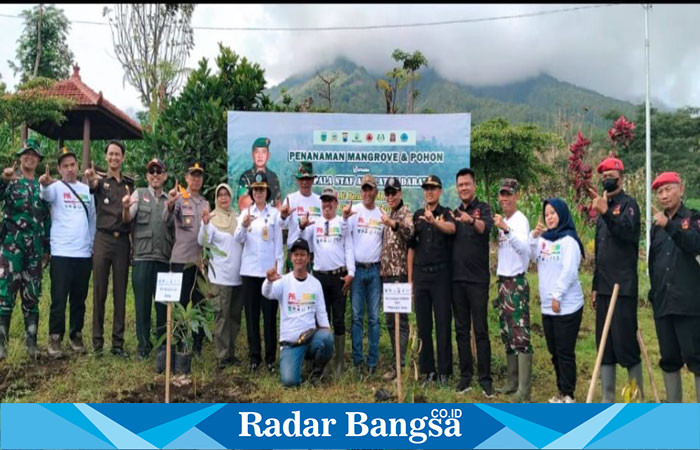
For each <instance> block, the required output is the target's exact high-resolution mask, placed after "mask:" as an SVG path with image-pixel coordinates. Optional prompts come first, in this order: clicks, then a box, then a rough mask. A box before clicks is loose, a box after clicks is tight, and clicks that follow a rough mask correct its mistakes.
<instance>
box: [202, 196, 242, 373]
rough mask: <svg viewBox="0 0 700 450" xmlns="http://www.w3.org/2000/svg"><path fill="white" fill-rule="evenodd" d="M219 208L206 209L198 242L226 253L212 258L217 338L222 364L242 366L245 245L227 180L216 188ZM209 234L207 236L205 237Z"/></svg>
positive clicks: (215, 338) (210, 279)
mask: <svg viewBox="0 0 700 450" xmlns="http://www.w3.org/2000/svg"><path fill="white" fill-rule="evenodd" d="M215 196H216V203H215V204H216V208H215V209H214V212H212V213H209V211H207V210H204V211H203V212H202V226H200V227H199V233H198V235H197V242H198V243H199V245H203V243H204V242H205V240H206V242H207V243H208V244H213V245H214V246H215V247H216V248H218V249H219V250H221V251H222V252H224V253H225V255H221V254H218V253H212V258H211V260H210V261H209V270H208V276H209V282H210V283H211V292H212V294H214V297H213V298H212V306H213V307H214V321H215V325H214V341H215V343H216V359H217V360H218V367H219V368H221V369H223V368H224V367H226V366H227V365H238V364H240V361H239V360H238V358H236V337H237V336H238V330H239V329H240V328H241V312H242V311H243V300H242V298H241V254H242V252H243V245H241V244H240V243H239V242H236V240H235V239H234V237H233V234H234V232H235V231H236V225H237V224H238V221H237V220H236V214H235V213H234V211H233V210H232V209H231V198H232V197H233V195H232V191H231V188H230V187H229V186H228V184H226V183H221V184H220V185H218V186H217V187H216V194H215ZM205 235H206V236H205Z"/></svg>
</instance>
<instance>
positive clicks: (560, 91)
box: [267, 58, 636, 128]
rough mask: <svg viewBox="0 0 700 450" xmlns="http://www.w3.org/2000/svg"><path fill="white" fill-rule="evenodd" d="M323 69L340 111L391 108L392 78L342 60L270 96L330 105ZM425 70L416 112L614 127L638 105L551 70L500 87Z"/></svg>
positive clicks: (476, 120)
mask: <svg viewBox="0 0 700 450" xmlns="http://www.w3.org/2000/svg"><path fill="white" fill-rule="evenodd" d="M317 72H319V73H322V74H323V73H336V74H337V75H338V78H337V79H336V81H335V82H334V83H333V85H332V100H333V111H334V112H353V113H384V112H386V108H385V104H384V95H383V91H381V90H379V89H377V87H376V82H377V80H378V79H380V78H386V77H385V76H384V75H383V74H379V73H370V72H369V71H368V70H367V69H365V68H364V67H362V66H358V65H356V64H355V63H353V62H351V61H348V60H347V59H342V58H340V59H338V60H336V61H335V62H334V63H333V64H331V65H329V66H326V67H321V68H318V70H317V71H313V72H311V73H306V74H297V75H294V76H292V77H289V78H288V79H286V80H285V81H283V82H282V83H280V84H279V85H277V86H274V87H272V88H271V89H269V90H268V91H267V94H268V95H269V96H270V98H271V99H272V100H273V101H275V102H278V103H281V101H282V93H281V91H282V89H286V92H287V94H289V95H290V96H291V97H292V99H293V102H295V103H301V102H302V101H303V100H304V99H307V98H309V97H312V98H313V104H314V106H319V107H325V106H327V101H326V100H325V99H323V98H322V97H321V96H320V95H319V93H318V91H319V88H320V86H321V84H322V83H321V82H320V80H319V79H318V77H317V76H316V73H317ZM419 73H420V77H421V78H420V80H418V81H416V83H415V85H416V86H415V87H416V89H417V90H418V91H419V93H420V95H419V96H418V98H417V99H416V105H415V112H417V113H419V112H435V113H451V112H470V113H472V122H474V123H479V122H481V121H483V120H487V119H490V118H492V117H496V116H503V117H505V118H507V119H508V120H510V121H511V122H535V123H537V124H539V125H541V126H543V127H545V128H551V127H553V126H554V124H555V122H556V121H557V120H558V118H559V117H562V116H567V117H569V118H573V119H574V120H575V121H583V122H584V123H586V124H588V125H593V126H595V127H602V128H606V127H609V126H610V120H608V119H605V118H604V115H605V114H606V113H607V112H609V111H610V110H615V111H617V112H618V113H622V114H625V115H626V116H627V117H634V116H635V111H636V106H635V105H633V104H632V103H630V102H626V101H622V100H617V99H614V98H611V97H607V96H604V95H601V94H599V93H597V92H595V91H592V90H590V89H585V88H581V87H578V86H575V85H573V84H571V83H567V82H564V81H559V80H557V79H556V78H554V77H552V76H549V75H547V74H541V75H539V76H537V77H534V78H530V79H528V80H524V81H518V82H514V83H509V84H505V85H500V86H480V87H476V86H469V85H466V84H462V83H457V82H453V81H449V80H446V79H445V78H443V77H442V76H440V74H439V73H437V72H436V71H435V70H434V69H432V68H424V69H422V70H421V71H420V72H419ZM405 102H406V91H405V89H401V90H400V92H399V101H398V104H399V106H400V107H401V109H400V111H403V110H405Z"/></svg>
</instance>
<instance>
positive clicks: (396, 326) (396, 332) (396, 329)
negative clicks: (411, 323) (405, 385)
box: [394, 313, 403, 403]
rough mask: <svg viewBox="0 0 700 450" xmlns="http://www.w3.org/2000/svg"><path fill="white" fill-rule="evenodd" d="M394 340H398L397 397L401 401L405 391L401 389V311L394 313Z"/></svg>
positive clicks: (396, 347)
mask: <svg viewBox="0 0 700 450" xmlns="http://www.w3.org/2000/svg"><path fill="white" fill-rule="evenodd" d="M394 340H395V341H396V346H395V347H394V348H395V349H396V352H395V353H396V386H397V389H398V392H397V395H396V398H398V401H399V403H401V402H402V401H403V395H402V394H403V391H402V390H401V374H402V370H401V343H400V342H399V313H394Z"/></svg>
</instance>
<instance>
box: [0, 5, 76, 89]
mask: <svg viewBox="0 0 700 450" xmlns="http://www.w3.org/2000/svg"><path fill="white" fill-rule="evenodd" d="M20 15H21V16H22V18H23V19H24V30H23V31H22V35H21V36H20V38H19V39H18V40H17V51H16V56H15V60H16V63H15V62H13V61H8V64H9V66H10V68H11V69H12V70H13V72H14V74H15V75H17V74H21V75H20V80H21V82H22V83H24V82H26V81H28V80H29V79H31V78H33V77H37V76H39V77H45V78H50V79H53V80H61V79H64V78H68V77H69V76H70V67H71V63H72V62H73V52H71V50H70V48H68V44H67V43H66V40H67V39H68V32H69V31H70V21H69V20H68V19H67V18H66V16H65V14H63V10H62V9H57V8H56V7H55V6H53V5H49V6H45V5H43V4H39V5H38V6H35V7H34V8H32V9H25V10H24V11H22V13H21V14H20Z"/></svg>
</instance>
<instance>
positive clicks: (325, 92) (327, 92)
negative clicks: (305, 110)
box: [316, 72, 340, 111]
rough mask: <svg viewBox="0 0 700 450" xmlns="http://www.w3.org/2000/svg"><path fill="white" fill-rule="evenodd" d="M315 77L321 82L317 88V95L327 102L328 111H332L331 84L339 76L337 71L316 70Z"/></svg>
mask: <svg viewBox="0 0 700 450" xmlns="http://www.w3.org/2000/svg"><path fill="white" fill-rule="evenodd" d="M316 77H317V78H318V80H319V81H320V83H321V86H320V87H319V89H318V95H319V96H320V97H321V98H322V99H325V100H326V101H327V102H328V111H333V101H332V97H331V94H332V92H331V86H332V85H333V83H335V81H336V80H337V79H338V78H339V77H340V74H339V73H337V72H336V73H323V74H322V73H320V72H316Z"/></svg>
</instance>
